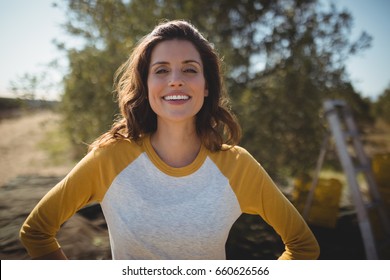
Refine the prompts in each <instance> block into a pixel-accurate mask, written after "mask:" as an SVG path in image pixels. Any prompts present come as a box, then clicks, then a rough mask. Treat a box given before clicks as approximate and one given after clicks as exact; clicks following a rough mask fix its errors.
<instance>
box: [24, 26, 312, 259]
mask: <svg viewBox="0 0 390 280" xmlns="http://www.w3.org/2000/svg"><path fill="white" fill-rule="evenodd" d="M206 65H207V67H206ZM116 78H117V92H118V98H119V106H120V109H121V113H122V118H121V119H120V120H119V121H117V122H116V123H115V124H114V125H113V128H112V129H111V130H110V131H108V132H107V133H105V134H104V135H102V136H101V137H100V138H98V139H97V140H96V141H95V142H94V143H93V144H92V145H91V150H90V151H89V153H88V154H87V155H86V156H85V157H84V158H83V159H82V160H81V161H80V162H79V163H78V164H77V166H76V167H75V168H74V169H73V170H72V171H71V172H70V173H69V174H68V175H67V176H66V178H65V179H64V180H62V181H61V182H60V183H59V184H58V185H57V186H55V187H54V188H53V189H52V190H51V191H50V192H49V193H48V194H47V195H45V197H44V198H43V199H42V200H41V201H40V202H39V203H38V205H37V206H36V207H35V208H34V210H33V211H32V213H31V214H30V215H29V217H28V218H27V220H26V222H25V223H24V225H23V227H22V229H21V231H20V235H21V239H22V241H23V243H24V244H25V246H26V248H27V250H28V252H29V254H30V255H31V256H32V257H34V258H66V256H65V254H64V252H63V251H62V250H61V249H60V245H59V244H58V242H57V240H56V234H57V231H58V230H59V229H60V227H61V225H62V224H63V223H64V222H65V221H66V220H67V219H69V217H71V216H72V215H73V214H74V213H75V212H76V211H78V210H79V209H80V208H81V207H83V206H85V205H86V204H89V203H92V202H99V203H100V204H101V208H102V210H103V213H104V217H105V219H106V222H107V225H108V231H109V236H110V244H111V250H112V256H113V258H114V259H225V258H226V253H225V244H226V241H227V238H228V235H229V232H230V230H231V228H232V225H233V224H234V222H235V221H236V220H237V218H238V217H240V215H241V214H242V213H247V214H254V215H260V216H261V217H262V218H263V219H264V220H265V221H266V222H267V223H268V224H269V225H271V226H272V227H273V228H274V229H275V231H276V232H277V233H278V234H279V235H280V237H281V239H282V240H283V242H284V245H285V251H284V252H282V254H281V255H280V256H279V259H315V258H317V257H318V255H319V247H318V243H317V241H316V239H315V238H314V235H313V234H312V232H311V231H310V229H309V227H308V226H307V224H306V223H305V221H304V220H303V218H302V217H301V216H300V214H299V213H298V211H297V210H296V209H295V208H294V207H293V206H292V204H291V203H290V202H289V201H288V199H287V198H286V197H285V196H284V195H283V194H282V193H281V191H280V190H279V189H278V188H277V186H276V185H275V184H274V182H273V181H272V179H271V178H270V177H269V176H268V174H267V173H266V171H265V170H264V169H263V168H262V166H261V165H260V164H259V163H258V162H257V161H256V160H255V159H254V158H253V157H252V156H251V155H250V154H249V153H248V152H247V151H246V150H245V149H244V148H242V147H239V146H238V145H237V144H238V141H239V138H240V127H239V124H238V123H237V121H236V119H235V117H234V116H233V114H232V113H231V112H230V111H229V109H228V107H227V104H228V103H227V100H228V99H227V95H226V93H225V92H224V90H223V86H222V75H221V73H220V60H219V58H218V56H217V54H216V52H215V50H214V49H213V47H212V45H211V44H210V43H209V42H208V41H207V40H206V39H205V38H204V37H203V36H202V35H201V34H200V33H199V32H198V30H196V28H195V27H194V26H192V25H191V24H189V23H188V22H186V21H170V22H166V23H162V24H160V25H158V26H157V27H156V28H155V29H154V30H153V31H152V32H151V33H150V34H149V35H147V36H146V37H144V38H143V39H142V40H141V42H140V43H139V44H138V46H137V47H136V49H135V50H134V52H133V53H132V55H131V57H130V58H129V60H128V61H127V62H126V63H125V64H123V66H122V67H121V68H120V69H119V71H118V73H117V76H116Z"/></svg>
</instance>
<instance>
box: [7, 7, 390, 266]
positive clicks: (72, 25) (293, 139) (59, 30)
mask: <svg viewBox="0 0 390 280" xmlns="http://www.w3.org/2000/svg"><path fill="white" fill-rule="evenodd" d="M389 10H390V2H389V1H386V0H375V1H369V2H368V1H363V0H359V1H352V0H342V1H330V0H329V1H328V0H272V1H271V0H242V1H235V0H226V1H223V0H215V1H206V0H198V1H179V0H159V1H155V0H142V1H139V0H69V1H54V0H39V1H28V0H15V1H6V0H1V1H0V38H1V39H0V40H1V52H0V61H1V66H0V71H1V72H0V135H1V136H2V137H1V138H0V151H1V158H0V165H1V166H0V211H1V212H0V214H1V215H0V249H1V253H0V258H1V259H25V258H28V257H27V255H26V253H25V251H24V249H23V248H22V247H21V245H20V243H19V241H18V236H17V234H18V230H19V228H20V226H21V224H22V222H23V221H24V219H25V218H26V215H28V213H29V212H30V211H31V210H32V208H33V207H34V205H35V204H36V203H37V202H38V201H39V199H40V198H41V197H42V196H43V195H44V193H46V192H47V191H48V190H49V189H50V188H51V187H53V186H54V185H55V184H56V183H57V182H58V181H60V180H61V179H62V178H63V177H64V176H65V175H66V174H67V172H69V171H70V169H71V168H72V166H74V164H75V163H76V162H77V161H78V160H80V159H81V158H82V157H83V156H84V155H85V154H86V152H87V144H88V143H91V142H92V141H93V140H94V139H95V138H96V137H97V136H99V135H100V134H102V133H103V132H105V131H106V130H108V129H109V128H110V125H111V124H112V121H113V119H115V118H116V116H117V114H118V110H117V104H116V102H115V97H114V95H113V93H112V92H113V87H112V84H113V75H114V72H115V71H116V69H117V68H118V67H119V66H120V65H121V64H122V63H123V62H124V61H125V60H126V59H127V57H128V56H129V54H130V52H131V50H132V48H133V47H134V44H135V43H136V42H137V41H138V40H139V39H140V38H141V37H142V36H143V35H145V34H146V33H149V32H150V31H151V30H152V29H153V27H154V26H155V25H156V24H157V23H159V22H160V21H161V20H162V19H186V20H189V21H191V22H192V23H193V24H194V25H195V26H196V27H197V28H198V29H199V30H200V31H201V32H202V33H203V34H204V36H205V37H206V38H207V39H208V40H209V41H211V42H212V43H213V44H214V46H215V48H216V49H217V51H218V53H219V54H220V56H221V57H222V58H223V63H224V64H223V66H224V75H225V79H226V88H227V91H228V92H229V94H230V97H231V100H232V109H233V110H234V112H235V113H236V114H237V116H238V118H239V120H240V123H241V125H242V128H243V139H242V142H241V143H240V145H241V146H243V147H245V148H246V149H248V150H249V151H250V152H251V153H252V154H253V155H254V157H255V158H256V159H257V160H258V161H259V162H260V163H261V164H262V165H263V166H264V167H265V169H266V170H267V171H268V172H269V174H270V175H271V176H272V178H273V179H274V180H275V182H276V183H277V184H278V186H279V187H280V188H281V190H282V191H283V192H284V193H285V194H286V196H287V197H288V198H289V199H291V201H292V202H293V203H294V204H295V205H296V206H297V208H298V209H299V210H302V201H305V199H306V197H307V193H308V189H309V187H308V186H309V185H310V182H311V180H312V178H313V173H314V170H315V167H316V163H317V160H318V157H319V153H320V149H321V143H322V141H323V139H324V136H325V134H326V131H327V123H326V119H325V118H324V111H323V102H324V100H326V99H342V100H345V101H346V102H347V104H348V105H349V106H350V107H351V109H352V113H353V116H354V119H355V121H356V123H357V125H358V128H359V132H360V134H359V137H360V139H361V140H362V142H363V144H364V147H365V151H366V153H367V155H368V157H369V158H370V159H371V160H373V164H374V163H375V166H376V168H375V170H376V171H377V173H376V179H377V182H378V184H379V183H380V186H379V187H380V190H381V195H382V197H383V200H384V201H385V202H386V203H387V206H386V207H389V203H390V191H389V189H390V186H389V184H390V178H389V177H388V176H389V175H388V174H386V173H388V172H387V171H386V170H389V169H390V162H389V157H390V75H389V74H388V73H389V72H388V71H387V70H388V69H387V67H388V64H389V62H390V56H389V52H388V51H386V50H387V49H388V46H389V43H390V41H389V36H388V34H387V33H386V32H387V31H386V29H387V28H388V26H389V23H390V22H389V18H388V17H387V14H386V12H388V11H389ZM320 178H321V182H322V184H320V185H319V186H318V188H317V189H319V191H318V194H316V199H315V201H314V204H315V205H313V207H314V209H315V213H312V218H311V219H310V221H308V222H309V225H310V227H311V228H312V230H313V232H314V233H315V234H316V236H317V238H318V240H319V242H320V245H321V249H322V251H321V257H320V258H321V259H365V258H366V255H365V251H364V246H363V244H362V238H361V232H360V230H359V226H358V220H357V217H356V211H355V207H354V205H353V202H352V201H351V198H350V193H349V187H348V185H347V182H346V179H345V174H344V172H343V170H342V168H341V165H340V162H339V160H338V157H337V154H336V153H335V152H334V147H333V146H331V148H330V149H329V152H328V153H327V154H326V158H325V161H324V165H323V168H322V169H321V173H320ZM361 183H362V184H361V185H362V193H363V194H364V192H365V189H366V188H367V186H365V183H364V182H363V180H361ZM302 199H303V200H302ZM388 209H389V208H387V211H388V212H389V213H390V210H388ZM313 215H314V216H313ZM59 239H60V241H61V243H62V244H63V245H64V249H65V251H66V252H67V253H68V255H69V256H70V257H71V258H74V259H106V258H110V252H109V245H108V238H107V229H106V226H105V222H104V218H103V217H102V215H101V211H100V208H99V206H98V205H92V206H90V207H87V208H85V209H83V210H82V211H81V212H80V213H78V214H77V215H75V217H73V218H72V219H71V220H70V221H69V222H67V223H66V224H65V225H64V228H63V230H62V231H61V233H60V235H59ZM226 247H227V254H228V258H231V259H272V258H275V257H276V256H277V255H278V254H280V252H281V250H282V249H283V247H282V243H281V241H280V240H279V238H278V236H277V235H276V234H275V233H274V232H273V230H272V229H271V228H269V227H268V226H267V225H266V224H265V223H264V222H263V221H262V220H261V219H260V218H258V217H253V216H249V215H243V216H242V217H241V218H240V219H239V220H238V221H237V223H236V225H235V226H234V228H233V229H232V232H231V235H230V237H229V240H228V243H227V245H226ZM380 257H381V258H384V259H390V256H389V252H388V251H385V252H384V253H383V254H381V256H380Z"/></svg>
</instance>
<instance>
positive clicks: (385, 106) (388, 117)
mask: <svg viewBox="0 0 390 280" xmlns="http://www.w3.org/2000/svg"><path fill="white" fill-rule="evenodd" d="M373 107H374V114H375V116H376V117H377V118H381V119H383V120H384V121H385V122H387V123H388V124H390V86H389V87H388V88H387V89H386V90H385V91H384V92H383V93H382V94H381V95H380V96H379V98H378V100H377V101H376V102H375V103H374V105H373Z"/></svg>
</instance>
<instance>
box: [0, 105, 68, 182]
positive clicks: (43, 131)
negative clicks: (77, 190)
mask: <svg viewBox="0 0 390 280" xmlns="http://www.w3.org/2000/svg"><path fill="white" fill-rule="evenodd" d="M59 121H60V117H59V115H58V114H56V113H54V112H52V111H40V112H35V113H26V114H23V115H22V116H21V117H17V118H11V119H3V120H1V121H0V155H1V156H0V186H3V185H4V184H5V183H7V182H8V181H9V180H11V179H12V178H14V177H16V176H19V175H29V174H35V175H45V176H46V175H47V176H61V175H64V174H66V173H68V172H69V170H70V168H71V166H70V164H69V163H66V161H65V160H64V164H61V165H58V164H56V165H54V164H53V163H52V161H51V160H50V157H49V155H48V154H47V152H45V151H44V150H43V148H42V147H39V144H40V143H41V142H42V140H43V139H44V137H47V132H49V131H50V130H53V129H55V127H56V125H58V124H59Z"/></svg>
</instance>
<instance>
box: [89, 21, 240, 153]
mask: <svg viewBox="0 0 390 280" xmlns="http://www.w3.org/2000/svg"><path fill="white" fill-rule="evenodd" d="M173 39H179V40H186V41H189V42H191V43H192V44H193V45H194V46H195V48H196V49H197V51H198V52H199V54H200V57H201V60H202V63H203V67H204V76H205V80H206V85H207V88H208V92H209V95H208V96H207V97H205V100H204V104H203V106H202V108H201V109H200V111H199V112H198V113H197V115H196V132H197V134H198V136H199V137H200V139H201V141H202V144H203V145H205V147H206V148H207V149H209V150H211V151H218V150H221V149H222V145H223V144H229V145H236V144H238V142H239V140H240V138H241V129H240V126H239V124H238V122H237V120H236V117H235V116H234V115H233V114H232V112H231V111H230V107H229V106H230V105H229V99H228V97H227V94H226V91H225V89H224V86H223V79H222V74H221V63H220V59H219V57H218V54H217V53H216V51H215V50H214V48H213V46H212V45H211V44H210V43H209V42H208V41H207V40H206V39H205V38H204V37H203V36H202V34H201V33H200V32H199V31H198V30H197V29H196V28H195V27H194V26H193V25H192V24H190V23H188V22H186V21H183V20H175V21H168V22H164V23H161V24H159V25H157V26H156V27H155V28H154V30H153V31H152V32H151V33H150V34H148V35H146V36H145V37H143V38H142V39H141V40H140V41H139V42H138V44H137V46H136V47H135V49H134V51H133V52H132V54H131V56H130V57H129V59H128V60H127V61H126V62H125V63H124V64H122V65H121V66H120V67H119V69H118V70H117V71H116V73H115V78H114V81H115V83H114V85H115V91H116V93H117V96H118V105H119V109H120V113H121V116H120V119H119V120H117V121H116V122H115V123H114V124H113V126H112V128H111V129H110V130H109V131H108V132H106V133H104V134H103V135H101V136H100V137H99V138H97V139H96V140H95V141H94V142H93V143H92V144H91V145H90V149H92V148H94V147H102V146H106V145H107V144H109V143H111V142H114V141H116V140H117V139H130V140H134V141H138V140H140V139H141V138H142V137H143V136H145V135H147V134H150V133H153V132H155V131H156V129H157V115H156V113H154V112H153V110H152V108H151V107H150V104H149V101H148V99H147V96H148V88H147V79H148V71H149V66H150V59H151V54H152V51H153V48H154V47H155V46H156V45H157V44H158V43H160V42H162V41H167V40H173Z"/></svg>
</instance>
